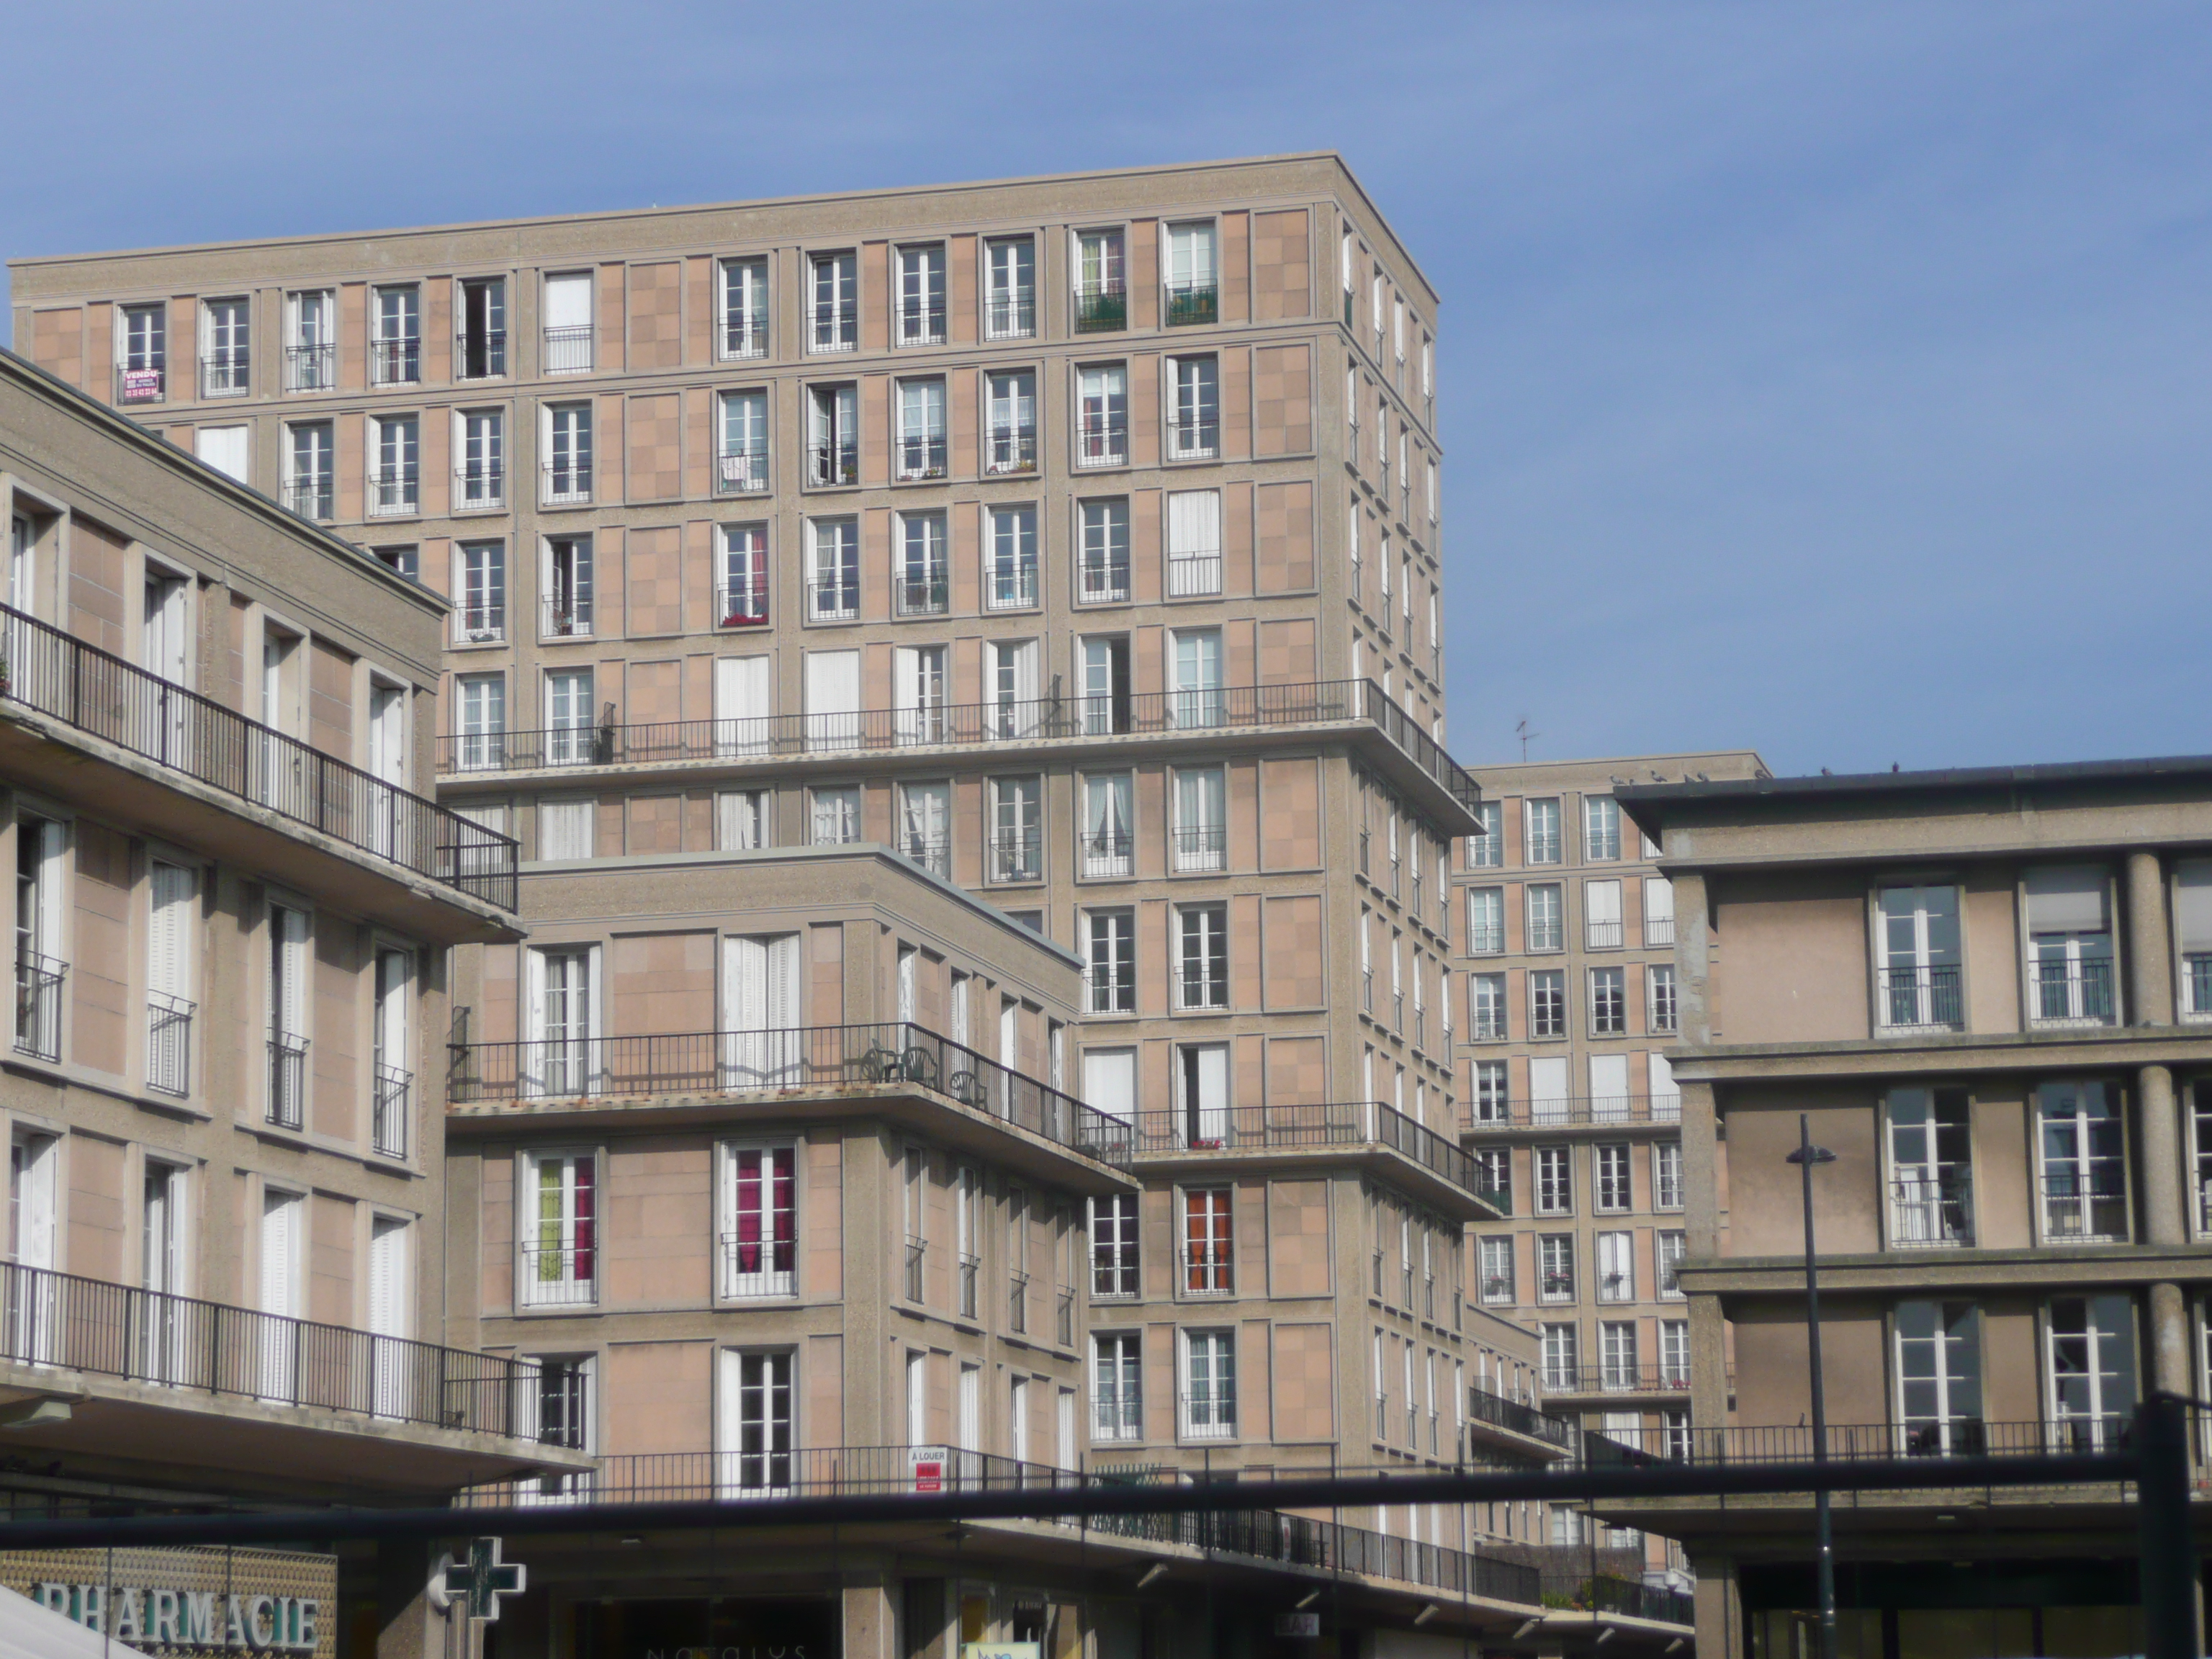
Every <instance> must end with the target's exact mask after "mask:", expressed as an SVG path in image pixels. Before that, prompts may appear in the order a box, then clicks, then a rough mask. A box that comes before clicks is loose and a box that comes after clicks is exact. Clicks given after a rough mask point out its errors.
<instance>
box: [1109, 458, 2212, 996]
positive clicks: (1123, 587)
mask: <svg viewBox="0 0 2212 1659" xmlns="http://www.w3.org/2000/svg"><path fill="white" fill-rule="evenodd" d="M1080 513H1081V516H1082V540H1083V544H1082V548H1081V550H1080V553H1079V558H1080V564H1081V568H1080V570H1079V576H1078V589H1077V591H1078V597H1079V598H1080V599H1082V601H1083V602H1084V603H1085V605H1118V604H1122V603H1125V602H1126V601H1127V599H1128V597H1129V504H1128V502H1127V501H1085V502H1084V503H1083V504H1082V506H1081V508H1080ZM2206 1006H2207V1008H2208V1010H2212V998H2208V1000H2207V1005H2206Z"/></svg>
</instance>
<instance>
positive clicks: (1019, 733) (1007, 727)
mask: <svg viewBox="0 0 2212 1659" xmlns="http://www.w3.org/2000/svg"><path fill="white" fill-rule="evenodd" d="M987 668H988V672H989V675H990V678H989V679H988V680H987V681H986V682H985V690H986V691H987V693H988V695H989V699H990V704H991V708H990V724H989V726H988V728H987V730H988V734H989V735H990V736H992V737H994V738H1022V737H1027V736H1029V735H1030V733H1032V732H1035V731H1036V729H1037V722H1038V719H1039V716H1040V715H1041V714H1042V713H1043V712H1044V710H1043V709H1042V707H1041V706H1040V704H1039V702H1038V698H1037V645H1036V641H1035V640H1000V641H993V642H992V645H991V647H990V653H989V655H988V658H987Z"/></svg>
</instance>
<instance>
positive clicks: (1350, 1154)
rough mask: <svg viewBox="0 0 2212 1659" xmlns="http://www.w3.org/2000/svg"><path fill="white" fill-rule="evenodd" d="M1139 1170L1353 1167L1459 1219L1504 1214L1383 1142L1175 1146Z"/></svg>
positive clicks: (1140, 1162) (1311, 1172) (1138, 1161)
mask: <svg viewBox="0 0 2212 1659" xmlns="http://www.w3.org/2000/svg"><path fill="white" fill-rule="evenodd" d="M1134 1163H1135V1167H1136V1168H1138V1169H1139V1170H1146V1171H1147V1172H1150V1171H1152V1170H1174V1171H1178V1172H1182V1173H1190V1174H1203V1173H1206V1172H1208V1171H1218V1172H1221V1173H1222V1174H1223V1177H1224V1178H1225V1179H1226V1178H1227V1176H1228V1175H1229V1174H1231V1173H1240V1172H1243V1171H1246V1170H1267V1171H1270V1172H1272V1173H1276V1174H1287V1175H1292V1176H1297V1175H1306V1176H1318V1175H1323V1174H1326V1173H1327V1172H1328V1171H1329V1170H1341V1169H1353V1170H1361V1171H1362V1172H1364V1173H1365V1174H1368V1175H1371V1176H1374V1177H1375V1178H1376V1180H1378V1181H1382V1182H1386V1183H1388V1184H1389V1186H1391V1187H1393V1188H1395V1189H1396V1190H1398V1191H1399V1192H1401V1193H1403V1194H1406V1195H1407V1197H1409V1198H1417V1199H1419V1200H1421V1202H1423V1203H1424V1204H1426V1205H1428V1206H1430V1207H1431V1208H1432V1209H1435V1210H1437V1211H1439V1212H1442V1213H1443V1214H1444V1215H1446V1216H1448V1217H1449V1218H1451V1219H1453V1220H1455V1221H1502V1220H1504V1219H1505V1215H1504V1212H1503V1211H1501V1210H1500V1209H1498V1206H1497V1205H1496V1204H1494V1203H1492V1201H1491V1200H1489V1199H1486V1198H1485V1197H1483V1196H1482V1195H1481V1194H1479V1193H1475V1192H1472V1191H1470V1190H1469V1189H1468V1188H1465V1187H1462V1186H1461V1185H1460V1184H1459V1182H1456V1181H1454V1180H1452V1179H1450V1178H1449V1176H1444V1175H1442V1174H1440V1173H1438V1172H1437V1170H1432V1169H1431V1168H1430V1167H1429V1166H1428V1165H1427V1164H1424V1163H1422V1162H1421V1161H1420V1160H1419V1158H1410V1157H1408V1156H1407V1154H1405V1153H1404V1152H1400V1151H1399V1150H1398V1149H1397V1148H1396V1147H1395V1146H1390V1145H1389V1144H1388V1143H1386V1142H1383V1141H1379V1140H1366V1141H1349V1142H1346V1143H1344V1144H1341V1145H1338V1146H1249V1145H1245V1144H1241V1143H1240V1144H1237V1145H1234V1146H1221V1147H1218V1148H1214V1147H1203V1146H1176V1147H1171V1148H1168V1149H1164V1150H1162V1151H1158V1152H1152V1151H1143V1152H1138V1153H1137V1154H1136V1158H1135V1160H1134Z"/></svg>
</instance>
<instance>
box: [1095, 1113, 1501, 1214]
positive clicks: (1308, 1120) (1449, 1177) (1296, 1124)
mask: <svg viewBox="0 0 2212 1659" xmlns="http://www.w3.org/2000/svg"><path fill="white" fill-rule="evenodd" d="M1135 1124H1136V1142H1135V1146H1136V1152H1137V1153H1138V1155H1139V1157H1145V1156H1152V1157H1159V1156H1162V1155H1165V1154H1172V1153H1176V1152H1237V1151H1248V1152H1249V1151H1256V1150H1258V1149H1260V1148H1262V1147H1279V1146H1387V1147H1389V1148H1390V1149H1391V1150H1392V1151H1394V1152H1399V1153H1401V1154H1403V1155H1404V1156H1405V1157H1407V1158H1411V1159H1412V1160H1413V1162H1414V1163H1416V1164H1419V1165H1421V1167H1422V1168H1424V1169H1425V1170H1429V1171H1430V1172H1431V1174H1434V1175H1437V1176H1442V1177H1443V1179H1444V1180H1446V1181H1449V1182H1451V1184H1452V1185H1453V1186H1455V1187H1457V1188H1460V1190H1461V1191H1462V1192H1468V1193H1473V1194H1474V1195H1475V1196H1476V1197H1478V1198H1489V1197H1491V1196H1492V1188H1491V1187H1490V1184H1489V1181H1488V1178H1487V1172H1486V1170H1484V1168H1483V1166H1482V1164H1481V1163H1480V1161H1479V1160H1477V1159H1475V1158H1471V1157H1470V1156H1468V1153H1466V1152H1462V1150H1461V1149H1460V1147H1459V1146H1457V1144H1456V1143H1455V1142H1453V1141H1451V1140H1449V1139H1445V1138H1444V1137H1443V1135H1440V1134H1438V1133H1436V1132H1435V1131H1434V1130H1432V1129H1430V1128H1427V1127H1424V1126H1423V1125H1421V1124H1419V1123H1416V1122H1414V1121H1413V1119H1412V1118H1410V1117H1407V1115H1405V1114H1404V1113H1403V1112H1401V1111H1399V1110H1398V1109H1395V1107H1390V1106H1385V1105H1383V1103H1381V1102H1379V1101H1370V1100H1351V1101H1331V1102H1328V1103H1323V1104H1320V1105H1311V1106H1308V1105H1270V1106H1213V1107H1198V1108H1194V1109H1193V1108H1182V1109H1175V1110H1169V1111H1143V1112H1139V1113H1138V1114H1137V1115H1136V1120H1135Z"/></svg>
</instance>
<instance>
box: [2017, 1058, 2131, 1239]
mask: <svg viewBox="0 0 2212 1659" xmlns="http://www.w3.org/2000/svg"><path fill="white" fill-rule="evenodd" d="M2035 1127H2036V1164H2037V1173H2038V1175H2039V1177H2040V1179H2041V1182H2042V1187H2043V1205H2042V1219H2043V1243H2046V1244H2089V1243H2097V1244H2106V1243H2126V1242H2127V1239H2128V1233H2129V1226H2128V1174H2127V1150H2128V1149H2127V1131H2126V1126H2125V1123H2124V1120H2123V1119H2122V1117H2121V1115H2120V1103H2119V1101H2118V1091H2117V1089H2116V1088H2115V1087H2114V1086H2113V1085H2112V1084H2109V1083H2106V1082H2104V1081H2102V1080H2098V1079H2091V1080H2087V1081H2071V1080H2069V1081H2063V1082H2057V1081H2054V1082H2049V1083H2044V1084H2041V1085H2038V1086H2037V1089H2036V1094H2035Z"/></svg>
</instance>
